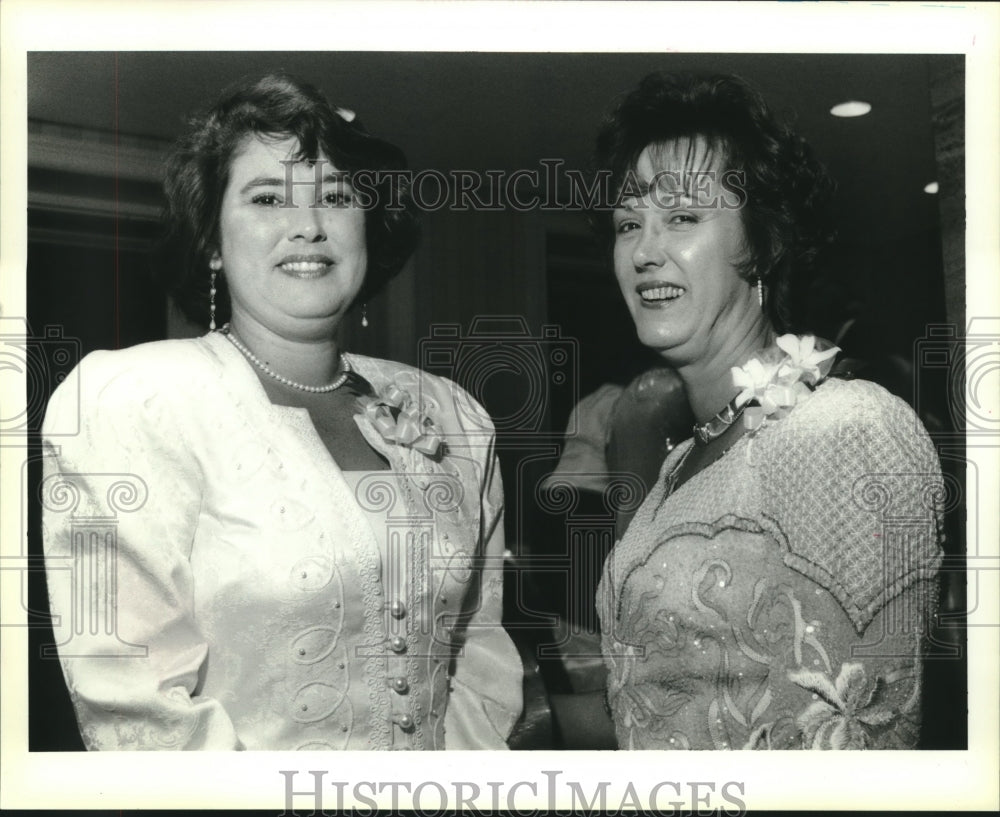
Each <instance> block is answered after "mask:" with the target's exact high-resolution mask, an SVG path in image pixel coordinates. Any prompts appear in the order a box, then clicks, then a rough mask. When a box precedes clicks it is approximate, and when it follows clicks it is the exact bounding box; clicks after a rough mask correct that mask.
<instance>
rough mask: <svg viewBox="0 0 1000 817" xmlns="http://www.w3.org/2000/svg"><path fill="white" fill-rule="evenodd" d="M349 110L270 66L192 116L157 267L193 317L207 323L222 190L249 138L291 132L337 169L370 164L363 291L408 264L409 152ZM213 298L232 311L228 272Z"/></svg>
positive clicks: (177, 149)
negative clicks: (346, 112)
mask: <svg viewBox="0 0 1000 817" xmlns="http://www.w3.org/2000/svg"><path fill="white" fill-rule="evenodd" d="M348 118H349V117H348V116H344V115H342V114H341V113H339V112H338V110H337V109H336V108H334V107H332V106H331V105H330V103H329V102H328V101H327V99H326V97H325V96H324V95H323V94H322V93H321V92H320V91H319V90H318V89H317V88H315V87H313V86H312V85H309V84H307V83H305V82H303V81H301V80H299V79H297V78H296V77H294V76H291V75H290V74H286V73H284V72H271V73H267V74H264V75H262V76H258V77H255V78H251V79H248V80H244V81H242V82H239V83H237V84H235V85H233V86H231V87H229V88H228V89H226V90H225V91H224V92H223V93H222V95H221V96H220V97H219V99H218V100H217V101H216V102H215V104H214V105H212V106H211V107H209V108H207V109H206V110H204V111H202V112H200V113H198V114H196V115H194V116H193V117H192V118H191V119H190V120H189V122H188V129H187V132H186V133H185V134H184V135H183V136H181V138H180V139H179V140H178V141H177V143H176V144H175V146H174V149H173V151H172V153H171V155H170V157H169V159H168V164H167V172H166V178H165V182H164V190H165V192H166V197H167V207H166V212H165V218H164V220H165V231H164V236H163V240H162V242H161V245H160V250H161V252H160V253H159V269H158V274H159V277H160V280H161V283H162V284H163V285H164V287H165V288H166V290H167V292H168V293H169V294H170V295H171V296H172V297H173V299H174V301H175V303H176V304H177V306H178V307H179V308H180V309H181V311H182V312H183V313H184V314H185V315H186V316H187V318H188V319H189V320H192V321H194V322H195V323H198V324H200V325H203V326H207V324H208V311H209V310H208V300H209V293H208V290H209V282H210V272H209V268H208V263H209V260H210V258H211V255H212V253H213V252H214V251H215V250H216V249H217V248H218V244H219V235H218V231H219V214H220V208H221V206H222V197H223V194H224V192H225V190H226V185H227V183H228V181H229V170H230V167H231V164H232V160H233V157H234V154H235V153H236V151H237V150H238V149H239V148H240V146H241V145H242V144H243V142H244V141H245V140H246V138H247V137H248V136H267V137H269V138H278V139H281V138H289V137H294V138H295V139H297V140H298V143H299V155H298V157H297V158H299V159H302V160H313V159H316V158H318V157H319V155H320V153H323V154H325V155H326V156H327V158H329V159H330V161H332V162H333V163H334V164H335V165H336V166H337V168H338V169H339V170H344V171H347V172H348V173H350V174H356V173H358V172H359V171H363V172H365V174H366V193H368V194H369V195H368V198H369V199H370V201H371V206H370V207H369V208H368V210H367V212H366V213H365V238H366V243H367V246H368V270H367V273H366V276H365V283H364V285H363V287H362V289H361V292H360V293H359V295H358V298H359V299H362V300H364V299H367V298H369V297H370V296H372V295H373V294H374V293H375V292H377V291H378V290H379V289H380V288H381V287H382V286H383V285H384V284H385V283H386V282H387V281H388V280H389V279H390V278H392V277H393V276H394V275H395V274H396V273H398V272H399V271H400V269H402V267H403V264H405V263H406V260H407V259H408V258H409V257H410V255H411V254H412V252H413V250H414V249H415V248H416V245H417V241H418V239H419V227H418V225H417V218H416V208H415V207H414V205H413V201H412V199H411V197H410V193H409V184H408V174H406V173H402V172H394V171H403V170H405V169H406V157H405V156H404V155H403V152H402V151H401V150H400V149H399V148H397V147H395V146H394V145H392V144H390V143H388V142H386V141H383V140H381V139H377V138H376V137H374V136H372V135H370V134H369V133H368V131H367V130H365V128H364V127H363V126H362V125H361V123H360V122H359V121H358V120H357V119H352V120H351V121H348ZM387 171H388V172H387ZM216 300H217V309H216V314H217V320H218V321H219V322H220V323H221V322H222V321H225V320H228V317H229V311H230V303H229V295H228V291H227V290H226V286H225V281H224V280H223V281H220V283H219V286H218V294H217V296H216Z"/></svg>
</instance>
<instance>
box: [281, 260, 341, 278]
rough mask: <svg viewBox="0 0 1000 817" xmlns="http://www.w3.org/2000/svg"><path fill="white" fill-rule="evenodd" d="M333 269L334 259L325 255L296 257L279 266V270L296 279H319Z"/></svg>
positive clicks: (284, 261)
mask: <svg viewBox="0 0 1000 817" xmlns="http://www.w3.org/2000/svg"><path fill="white" fill-rule="evenodd" d="M332 267H333V259H331V258H327V257H326V256H323V255H309V256H295V257H292V258H285V259H284V260H283V261H282V262H281V263H280V264H278V269H280V270H281V271H282V272H283V273H285V274H286V275H291V276H293V277H295V278H319V277H320V276H321V275H325V274H326V273H327V272H328V271H329V270H330V269H331V268H332Z"/></svg>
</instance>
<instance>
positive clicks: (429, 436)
mask: <svg viewBox="0 0 1000 817" xmlns="http://www.w3.org/2000/svg"><path fill="white" fill-rule="evenodd" d="M358 402H359V403H360V405H361V408H362V411H363V413H364V416H365V417H366V418H367V420H368V421H369V422H370V423H371V424H372V425H373V426H374V427H375V430H376V431H378V433H379V434H381V435H382V437H383V439H385V440H387V441H388V442H391V443H395V444H396V445H401V446H405V447H407V448H412V449H414V450H416V451H419V452H420V453H421V454H425V455H426V456H428V457H430V458H431V459H438V458H439V457H440V456H441V453H442V445H443V443H444V439H443V438H442V436H441V433H440V431H439V430H438V428H437V426H436V425H435V424H434V421H433V420H432V419H431V418H430V416H429V415H427V413H426V412H422V411H421V410H420V406H419V404H418V403H417V401H416V400H414V399H413V397H412V396H410V394H409V392H406V391H404V390H403V389H401V388H399V387H398V386H396V385H395V384H390V385H389V386H388V387H387V388H386V389H385V391H384V392H383V393H382V394H378V395H374V396H371V395H364V396H361V397H359V398H358Z"/></svg>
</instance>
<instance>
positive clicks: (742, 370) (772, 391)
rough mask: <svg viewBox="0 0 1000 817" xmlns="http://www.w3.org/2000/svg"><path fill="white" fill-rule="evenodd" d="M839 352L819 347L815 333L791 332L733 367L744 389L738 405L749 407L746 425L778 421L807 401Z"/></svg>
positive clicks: (737, 383) (753, 426) (738, 384)
mask: <svg viewBox="0 0 1000 817" xmlns="http://www.w3.org/2000/svg"><path fill="white" fill-rule="evenodd" d="M839 351H840V349H839V347H837V346H831V347H829V348H824V349H818V348H817V347H816V338H815V337H814V336H813V335H803V336H802V337H799V336H798V335H791V334H789V335H782V336H781V337H780V338H778V340H777V345H776V346H771V347H769V348H768V349H765V350H764V351H763V352H761V353H760V354H759V355H758V356H757V357H754V358H752V359H751V360H749V361H747V364H746V365H745V366H734V367H733V369H732V372H733V383H734V384H735V386H736V387H737V388H738V389H742V391H741V392H740V393H739V394H738V395H737V397H736V400H735V404H736V405H737V406H746V408H745V409H744V410H743V422H744V423H745V424H746V427H747V428H748V429H750V430H751V431H754V430H756V429H758V428H760V427H761V426H762V425H763V424H764V422H765V421H766V420H768V419H774V420H779V419H781V418H782V417H784V416H785V415H787V414H788V412H789V411H791V410H792V408H794V407H795V406H796V405H798V404H799V403H800V402H802V401H803V400H806V399H807V398H808V397H809V396H810V395H811V394H812V392H813V389H814V388H816V386H817V385H819V383H820V382H821V381H822V380H823V379H824V378H825V377H826V376H827V374H829V372H830V369H831V368H832V367H833V359H834V357H836V355H837V352H839ZM748 404H750V405H748ZM754 404H755V405H754Z"/></svg>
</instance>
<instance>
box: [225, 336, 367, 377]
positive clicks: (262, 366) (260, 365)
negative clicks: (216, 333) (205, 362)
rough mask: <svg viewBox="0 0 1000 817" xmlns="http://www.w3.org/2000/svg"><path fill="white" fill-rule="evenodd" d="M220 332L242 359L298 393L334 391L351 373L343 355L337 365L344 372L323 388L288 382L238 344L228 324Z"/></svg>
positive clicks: (349, 365)
mask: <svg viewBox="0 0 1000 817" xmlns="http://www.w3.org/2000/svg"><path fill="white" fill-rule="evenodd" d="M221 331H222V334H223V335H225V336H226V337H227V338H229V341H230V343H232V344H233V346H235V347H236V348H237V349H239V350H240V352H242V353H243V357H245V358H246V359H247V360H249V361H250V362H251V363H252V364H253V365H254V366H256V367H257V368H258V369H260V370H261V371H262V372H264V374H266V375H268V376H270V377H273V378H274V379H275V380H277V381H278V382H279V383H284V384H285V385H286V386H291V387H292V388H293V389H298V390H299V391H307V392H312V393H313V394H325V393H326V392H331V391H336V390H337V389H339V388H340V387H341V386H343V385H344V383H346V382H347V376H348V375H349V374H350V373H351V364H350V363H349V362H348V361H347V359H346V358H345V357H344V356H343V355H340V361H339V365H340V366H343V367H344V371H342V372H341V373H340V374H338V375H337V377H336V379H335V380H333V382H331V383H327V384H326V385H325V386H307V385H305V384H304V383H296V382H295V381H294V380H289V379H288V378H287V377H284V376H282V375H280V374H278V373H277V372H276V371H274V370H273V369H271V368H269V367H268V365H267V364H266V363H264V361H262V360H260V358H258V357H257V356H256V355H255V354H254V353H253V352H251V351H250V350H249V349H247V347H246V346H244V345H243V344H242V343H240V341H239V340H237V338H236V335H234V334H233V332H232V330H231V329H230V326H229V324H228V323H227V324H226V325H225V326H223V327H222V330H221Z"/></svg>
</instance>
